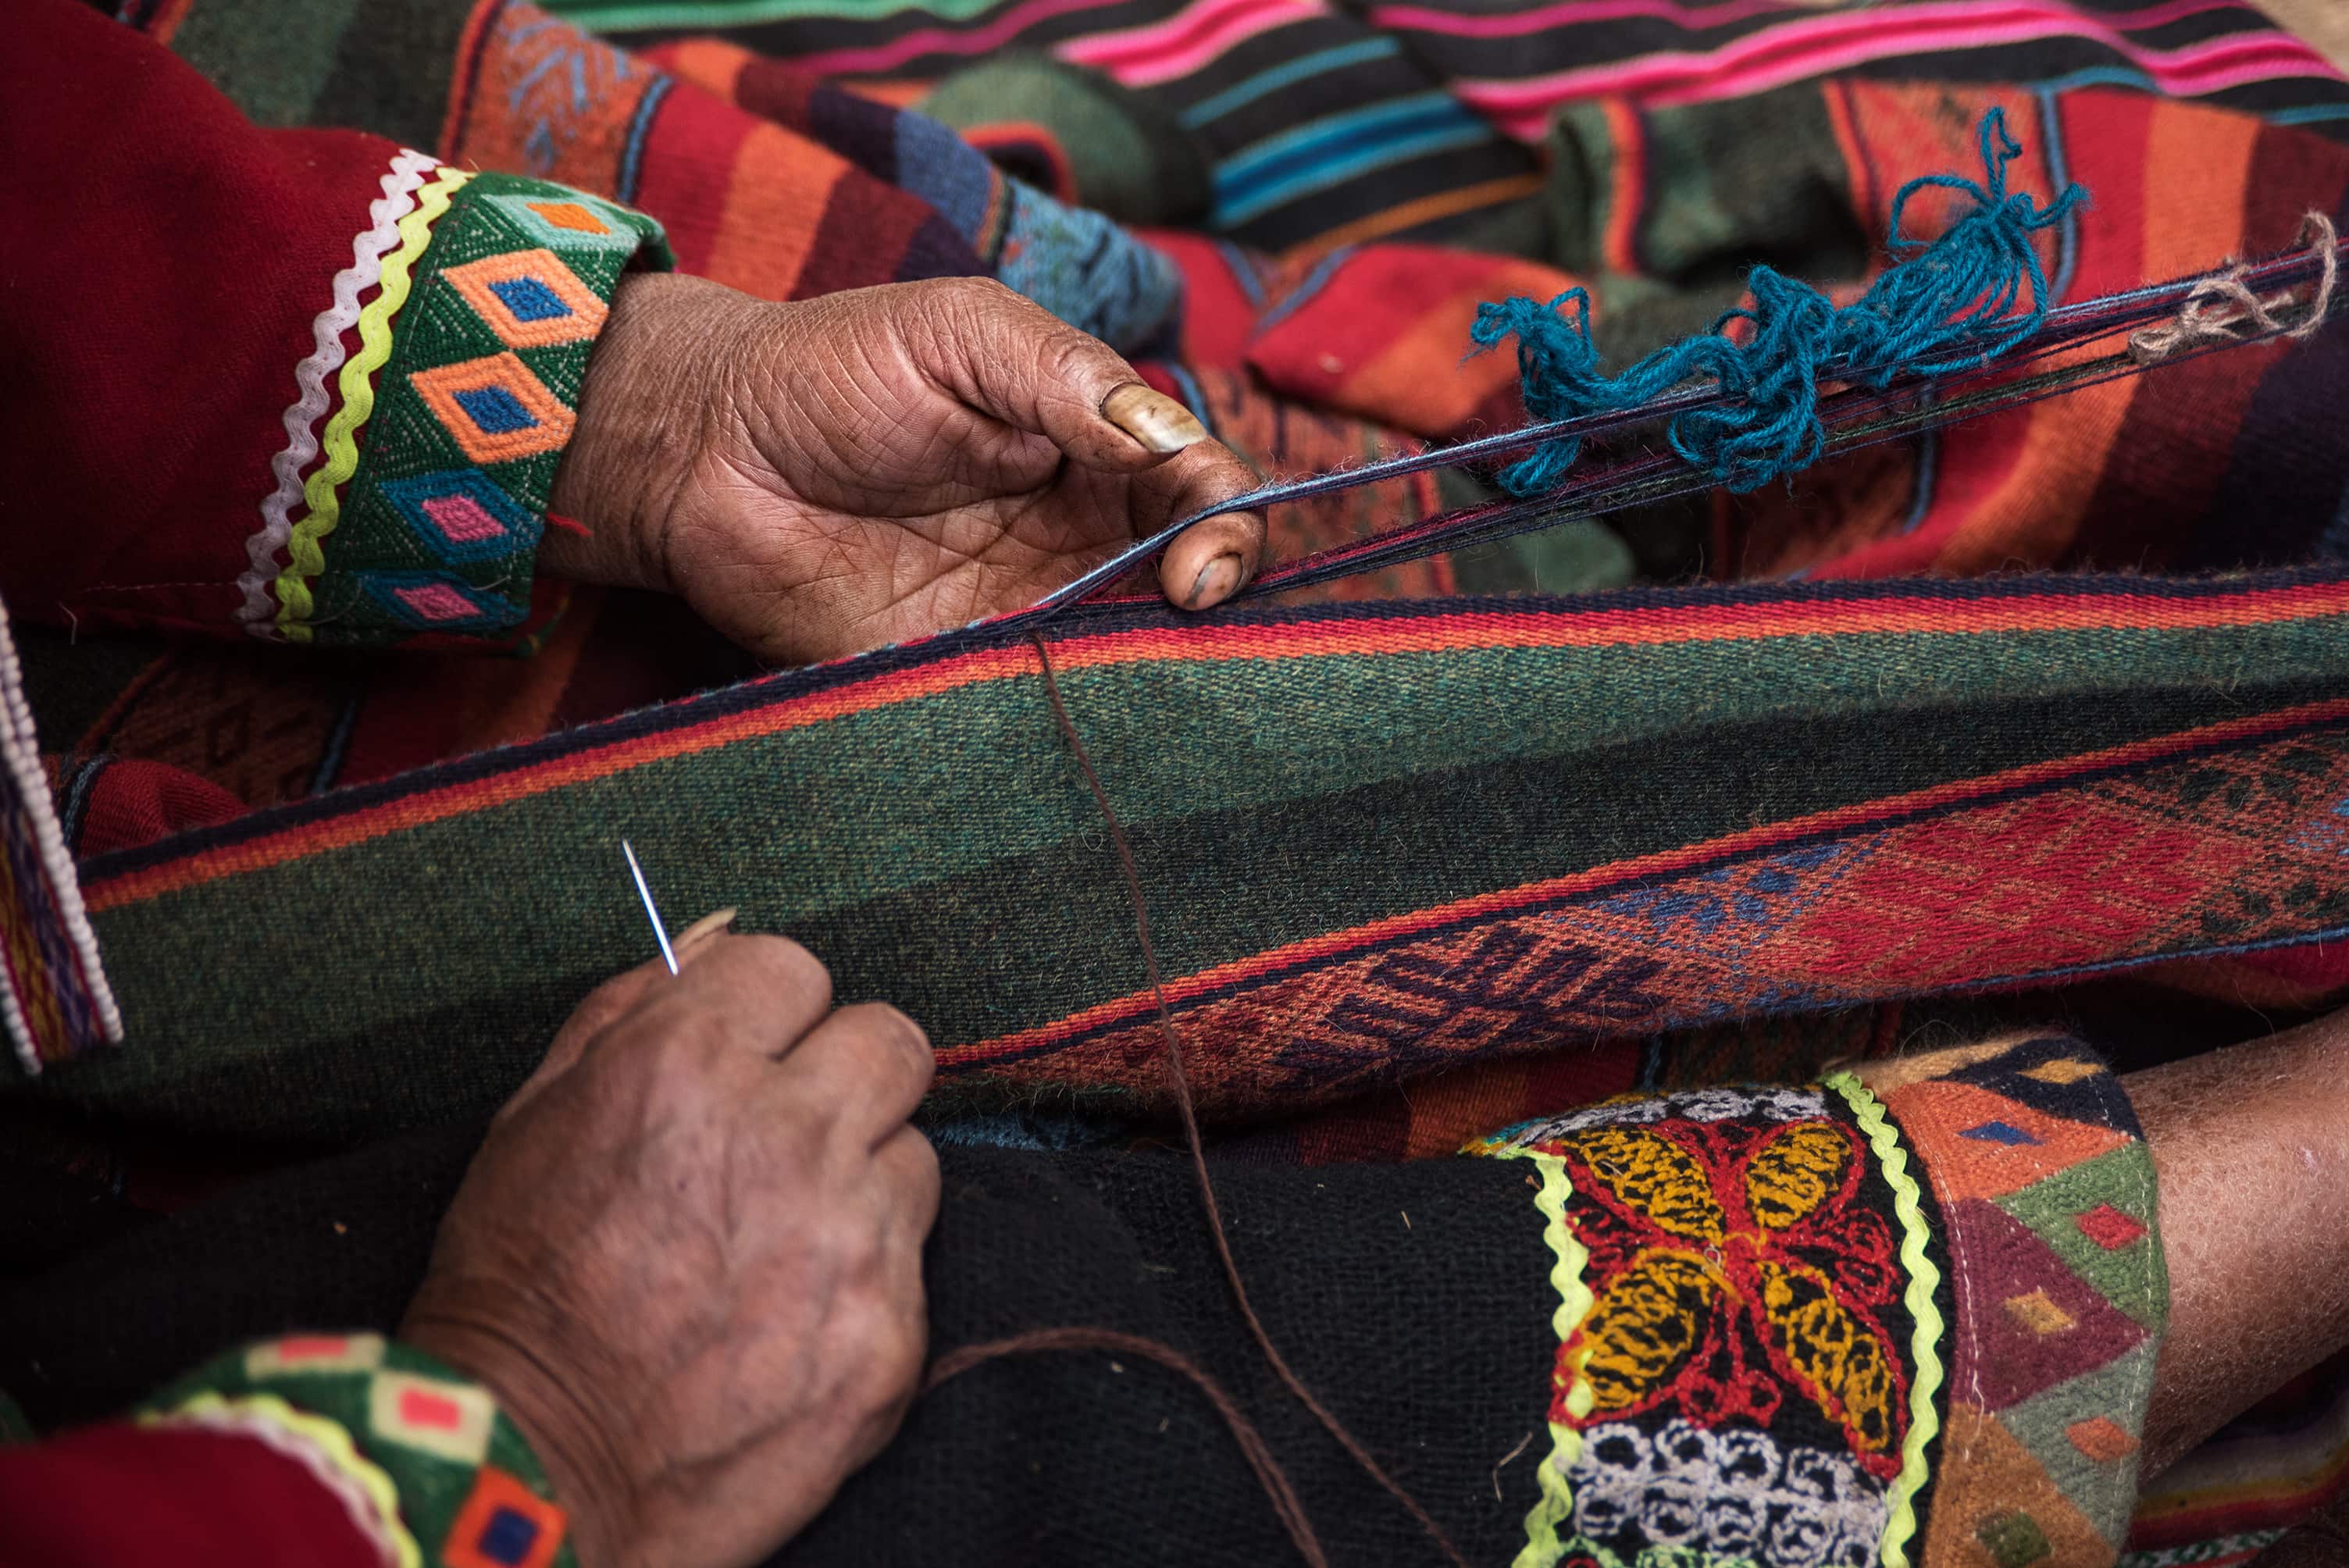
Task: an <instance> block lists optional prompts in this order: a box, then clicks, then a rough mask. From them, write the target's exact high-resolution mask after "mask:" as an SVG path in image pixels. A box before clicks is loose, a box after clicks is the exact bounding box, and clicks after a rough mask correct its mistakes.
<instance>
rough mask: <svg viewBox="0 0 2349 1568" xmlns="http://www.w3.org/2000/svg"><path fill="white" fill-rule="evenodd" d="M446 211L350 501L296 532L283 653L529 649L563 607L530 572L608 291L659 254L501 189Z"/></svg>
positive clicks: (284, 586) (581, 207) (534, 184)
mask: <svg viewBox="0 0 2349 1568" xmlns="http://www.w3.org/2000/svg"><path fill="white" fill-rule="evenodd" d="M445 205H446V211H443V212H442V213H441V214H440V217H439V219H438V221H437V222H434V224H433V225H432V227H431V229H430V231H429V243H426V244H424V245H423V246H422V248H421V250H420V251H419V252H418V253H416V254H415V255H414V256H413V257H412V258H411V259H410V260H409V263H407V265H408V267H409V271H410V272H411V273H412V277H413V281H412V283H411V284H410V286H409V290H408V297H407V299H406V301H405V303H404V304H400V306H399V308H398V311H397V313H396V314H394V315H391V316H390V317H389V323H388V324H389V326H390V329H391V330H390V346H389V353H388V358H387V359H385V360H384V362H383V367H382V370H381V372H380V374H379V375H378V377H377V379H376V382H375V396H376V406H375V409H374V412H373V414H372V416H371V417H370V418H369V419H368V422H367V439H366V441H365V443H364V445H363V446H362V447H361V449H360V450H359V453H358V460H357V471H356V472H355V473H353V474H352V476H351V480H350V482H349V485H348V487H347V500H345V501H344V502H343V504H342V505H341V506H340V508H339V511H338V512H337V513H336V515H335V516H334V517H333V518H332V519H330V520H327V521H325V522H324V524H323V526H313V527H312V528H311V529H310V531H308V532H307V533H303V532H302V531H298V530H297V531H296V538H295V544H296V545H297V546H300V547H301V548H297V549H295V550H294V551H293V552H292V553H293V555H294V556H295V564H294V565H293V566H292V567H290V568H289V569H288V575H289V577H290V578H291V579H292V581H291V583H289V582H288V581H286V580H285V579H281V581H280V583H279V597H280V599H281V601H282V602H283V603H285V605H286V613H285V614H284V615H283V616H281V619H280V622H279V629H280V630H281V631H282V632H283V633H284V634H285V635H286V636H287V637H289V638H291V639H294V640H296V641H313V640H324V641H329V642H336V643H344V644H353V643H359V644H365V643H392V642H398V641H402V640H405V639H407V638H409V637H411V636H415V635H419V634H422V635H427V636H436V637H447V638H460V637H461V638H473V637H489V636H498V635H505V636H509V637H517V636H518V637H520V638H524V639H527V638H529V637H531V636H533V635H534V634H536V633H537V632H538V631H539V630H540V629H542V628H543V625H544V624H545V623H546V621H547V620H548V619H549V618H550V617H551V616H552V614H553V613H554V609H555V608H557V607H559V605H560V603H561V600H560V597H559V596H557V595H554V594H552V593H547V594H542V593H539V592H538V591H537V590H538V583H537V573H536V569H535V568H536V554H537V549H538V541H539V536H540V532H541V531H542V529H543V515H544V512H545V508H546V497H547V494H548V492H549V491H550V490H552V489H553V487H554V469H555V465H556V463H557V461H558V460H559V459H560V458H561V457H562V454H563V450H564V447H565V446H567V445H568V444H569V442H570V440H571V436H572V431H573V428H574V425H575V424H576V415H575V413H574V407H575V405H576V404H577V402H578V397H579V387H580V382H581V380H582V378H583V377H585V372H586V365H587V356H588V355H589V353H590V352H591V351H592V350H593V349H594V347H595V338H596V335H597V334H598V333H599V332H600V331H601V330H602V329H603V326H604V324H605V319H606V317H607V315H608V306H607V305H606V304H605V301H606V299H607V298H608V297H609V295H610V294H611V291H612V290H613V288H614V287H616V285H617V284H618V281H619V278H620V274H621V273H622V272H623V271H624V270H625V269H626V267H627V266H628V265H629V264H631V263H633V262H634V261H635V260H636V255H637V253H639V252H646V251H648V252H649V253H650V254H649V258H648V259H649V260H651V261H652V262H653V263H656V264H666V263H667V259H668V258H667V248H666V246H665V244H664V243H663V242H662V240H661V238H660V230H659V226H658V225H657V224H656V223H654V222H652V221H651V220H650V219H648V218H646V217H643V216H642V215H640V214H636V213H632V212H628V211H626V210H624V209H622V208H618V207H615V206H613V205H611V204H610V203H608V202H605V201H599V200H597V199H596V198H595V197H592V196H586V195H583V194H581V193H580V192H577V191H570V190H567V189H565V188H564V187H562V186H558V185H551V184H548V183H546V182H544V181H535V180H525V179H522V178H519V177H517V176H514V175H508V174H481V175H476V176H473V177H472V178H471V179H470V180H466V181H463V182H462V183H460V184H458V185H456V186H454V187H453V188H452V189H451V190H450V191H449V192H448V193H447V194H446V197H445ZM305 552H306V553H305Z"/></svg>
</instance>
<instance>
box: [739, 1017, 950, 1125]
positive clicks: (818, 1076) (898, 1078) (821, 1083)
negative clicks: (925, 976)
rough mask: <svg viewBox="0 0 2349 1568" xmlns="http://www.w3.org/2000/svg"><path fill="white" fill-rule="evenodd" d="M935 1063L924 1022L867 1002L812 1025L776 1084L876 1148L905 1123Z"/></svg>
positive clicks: (804, 1109)
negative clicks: (923, 1025) (920, 1022)
mask: <svg viewBox="0 0 2349 1568" xmlns="http://www.w3.org/2000/svg"><path fill="white" fill-rule="evenodd" d="M936 1070H937V1058H936V1057H935V1056H934V1055H933V1054H932V1052H931V1050H930V1039H929V1037H928V1036H927V1035H926V1034H924V1033H923V1032H922V1026H920V1025H919V1024H916V1023H915V1022H914V1020H913V1019H911V1018H909V1017H907V1016H905V1014H903V1013H901V1012H899V1011H898V1010H897V1009H896V1008H895V1007H892V1006H888V1005H887V1004H886V1003H884V1002H860V1003H857V1004H855V1005H854V1006H847V1007H843V1008H841V1009H839V1010H838V1011H837V1012H835V1013H833V1015H832V1016H830V1017H828V1018H826V1019H825V1020H824V1021H823V1023H821V1024H819V1025H817V1026H815V1027H814V1028H812V1029H811V1030H809V1031H808V1033H807V1035H806V1037H804V1038H802V1040H801V1041H800V1043H799V1046H798V1048H796V1049H795V1050H793V1051H792V1054H791V1056H790V1057H788V1058H787V1059H786V1060H785V1062H784V1064H783V1071H782V1072H781V1073H779V1074H777V1075H776V1080H775V1083H774V1086H773V1088H772V1089H771V1093H772V1095H773V1096H774V1097H775V1098H777V1099H781V1100H782V1101H785V1102H787V1103H788V1104H789V1105H790V1106H791V1107H792V1109H794V1110H795V1111H797V1112H799V1113H801V1114H806V1113H808V1112H811V1111H812V1112H814V1113H815V1114H816V1115H817V1116H818V1117H820V1118H821V1119H823V1121H824V1122H825V1123H826V1124H827V1125H829V1126H831V1127H833V1128H834V1129H835V1130H838V1131H839V1132H840V1133H841V1134H842V1135H843V1136H844V1137H846V1138H849V1139H851V1140H854V1143H855V1144H856V1145H858V1146H861V1147H866V1148H872V1147H877V1146H879V1145H880V1144H882V1143H883V1142H885V1140H888V1139H889V1138H890V1137H891V1136H893V1135H894V1134H895V1132H896V1130H898V1129H899V1128H901V1127H903V1126H904V1125H905V1119H906V1118H907V1117H909V1116H911V1115H913V1114H914V1108H915V1107H916V1106H918V1105H920V1104H921V1103H922V1096H924V1095H925V1094H926V1093H928V1092H929V1088H930V1079H931V1078H932V1077H933V1076H934V1075H935V1074H936Z"/></svg>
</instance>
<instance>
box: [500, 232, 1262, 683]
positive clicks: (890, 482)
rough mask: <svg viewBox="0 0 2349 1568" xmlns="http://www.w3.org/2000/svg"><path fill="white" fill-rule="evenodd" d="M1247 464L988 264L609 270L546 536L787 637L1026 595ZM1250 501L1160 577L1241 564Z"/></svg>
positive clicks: (827, 637) (877, 629) (999, 606)
mask: <svg viewBox="0 0 2349 1568" xmlns="http://www.w3.org/2000/svg"><path fill="white" fill-rule="evenodd" d="M1255 482H1256V477H1255V475H1254V474H1253V472H1251V470H1250V469H1248V467H1247V464H1245V463H1243V462H1242V461H1240V459H1238V458H1237V457H1236V456H1234V455H1233V454H1232V453H1231V452H1230V451H1229V450H1227V449H1226V448H1224V447H1223V446H1221V445H1220V444H1218V443H1216V442H1215V441H1213V440H1210V439H1208V438H1207V437H1206V430H1205V429H1204V428H1201V426H1200V425H1199V423H1198V421H1197V420H1195V419H1194V418H1192V417H1191V415H1190V413H1189V412H1188V411H1187V410H1185V408H1184V407H1182V406H1181V405H1180V404H1178V403H1176V402H1174V400H1173V399H1171V398H1168V397H1164V396H1162V395H1161V394H1159V393H1157V392H1154V391H1153V390H1151V389H1150V388H1149V387H1144V386H1143V385H1142V384H1141V381H1140V379H1139V377H1136V376H1135V374H1134V372H1133V367H1132V366H1128V365H1127V364H1126V363H1125V361H1124V360H1123V359H1121V358H1119V357H1118V356H1117V355H1115V354H1113V353H1112V352H1111V351H1110V349H1109V348H1108V347H1107V346H1105V345H1103V344H1102V343H1101V342H1100V341H1098V340H1097V339H1094V338H1092V337H1089V336H1087V335H1084V334H1083V333H1081V332H1079V331H1077V330H1076V329H1075V328H1073V327H1071V326H1068V325H1064V324H1062V323H1061V322H1060V321H1058V320H1056V319H1055V318H1053V317H1052V316H1051V315H1048V314H1046V313H1045V312H1044V311H1043V310H1042V309H1041V308H1040V307H1039V306H1037V305H1035V304H1031V303H1030V302H1029V301H1027V300H1025V299H1023V298H1021V297H1020V296H1019V295H1018V294H1013V293H1012V292H1011V291H1010V290H1009V289H1006V288H1004V287H1003V286H1002V285H1000V284H996V283H994V282H992V281H986V280H974V279H967V278H950V279H941V280H938V281H936V282H931V283H918V284H890V285H887V286H885V287H880V288H866V289H855V290H852V291H849V292H847V293H844V294H826V295H823V297H821V298H817V299H812V300H808V301H804V302H802V303H800V304H768V303H765V302H763V301H760V300H756V299H753V298H751V297H750V296H749V295H747V294H738V293H736V292H735V291H733V290H731V289H728V288H724V287H721V286H720V285H719V284H712V283H709V282H706V281H703V280H700V279H697V278H687V277H675V276H667V275H660V274H649V275H646V276H641V277H636V278H631V279H629V280H628V281H626V283H624V284H622V285H621V287H620V290H619V293H618V294H617V295H616V297H615V299H614V301H613V305H612V315H611V318H610V320H609V321H608V322H607V323H606V325H605V329H604V335H603V338H602V340H601V341H600V342H599V343H598V344H597V345H596V347H595V357H594V358H593V359H591V360H590V361H589V363H588V370H587V381H586V386H585V388H584V391H583V395H582V397H581V402H580V410H579V424H578V428H577V431H576V433H575V434H574V438H573V440H572V445H571V449H570V450H569V452H568V453H567V454H566V455H565V457H564V462H563V466H562V468H561V469H560V470H559V471H558V472H557V474H556V477H555V486H554V499H553V508H554V511H557V512H559V513H562V514H564V515H565V516H569V517H573V518H576V519H578V520H579V521H582V522H584V523H585V525H586V526H587V528H588V529H589V530H590V533H591V537H588V538H585V539H582V538H579V537H577V536H574V535H572V534H569V533H567V532H565V531H563V530H561V529H550V530H549V531H548V532H547V536H546V539H545V542H544V543H543V545H542V547H541V548H542V561H543V563H544V564H545V565H546V566H547V568H548V569H549V570H551V571H554V572H556V573H562V574H564V575H568V576H573V577H577V578H582V579H585V580H587V581H592V582H601V583H616V584H620V585H626V586H635V587H646V588H659V589H667V590H669V591H672V592H675V593H679V594H682V595H683V596H684V597H685V599H686V600H687V601H688V603H691V604H692V605H693V606H694V608H695V609H697V610H698V611H699V612H700V614H702V616H703V617H704V618H705V619H707V620H708V621H709V623H710V624H712V625H715V626H716V627H718V628H719V630H720V631H722V632H724V633H726V634H727V635H729V636H730V637H732V638H733V639H734V640H735V641H737V642H739V643H740V644H742V645H744V646H745V647H748V648H750V650H751V651H753V652H754V653H757V654H760V655H762V656H764V657H767V658H771V659H775V660H778V661H790V662H801V661H806V660H812V659H822V658H830V657H835V656H838V655H843V654H849V653H854V652H856V651H858V650H860V649H863V648H869V647H877V646H880V645H884V644H887V643H892V642H896V641H899V640H902V639H904V638H906V637H910V636H915V635H918V634H922V633H926V632H931V631H936V630H938V629H940V628H942V627H946V626H951V625H957V624H961V623H963V622H966V621H969V620H973V619H975V618H977V617H978V616H980V615H983V614H992V613H995V612H999V611H1003V610H1010V609H1017V608H1019V607H1020V606H1021V605H1024V604H1027V603H1031V602H1032V601H1033V600H1034V599H1035V598H1036V597H1037V596H1038V595H1039V594H1040V593H1044V592H1045V591H1047V590H1049V589H1051V588H1054V587H1057V586H1059V585H1060V584H1061V583H1065V582H1067V581H1068V580H1069V579H1070V578H1071V577H1074V576H1075V575H1077V573H1080V572H1081V571H1082V570H1084V569H1085V568H1087V567H1089V566H1092V565H1093V564H1095V563H1097V562H1100V561H1102V560H1104V559H1106V558H1107V557H1108V556H1109V555H1110V554H1112V552H1115V551H1116V549H1117V548H1118V547H1119V546H1121V545H1123V544H1124V543H1126V542H1129V541H1130V540H1132V539H1133V538H1134V537H1136V536H1137V535H1138V534H1141V533H1147V532H1149V531H1153V530H1155V529H1156V528H1158V527H1160V526H1162V525H1164V523H1167V522H1171V521H1174V519H1176V518H1178V517H1181V516H1185V515H1186V514H1188V513H1191V512H1195V511H1203V510H1205V509H1206V508H1208V507H1212V506H1215V505H1216V504H1218V503H1220V502H1222V501H1224V500H1229V499H1230V498H1232V497H1234V496H1237V495H1238V494H1240V493H1242V492H1243V491H1245V490H1248V489H1249V488H1250V487H1251V486H1253V485H1254V484H1255ZM1263 540H1264V522H1263V520H1262V519H1261V518H1260V517H1258V516H1257V515H1255V514H1254V513H1248V512H1240V513H1234V514H1232V515H1230V516H1226V517H1216V518H1210V519H1209V520H1207V521H1205V522H1202V523H1201V524H1199V525H1198V526H1197V527H1195V528H1194V529H1192V530H1190V531H1188V532H1186V533H1185V535H1184V536H1183V537H1182V538H1181V539H1180V540H1178V541H1177V542H1175V543H1174V545H1173V546H1172V547H1171V548H1170V549H1169V550H1168V551H1167V552H1166V555H1165V559H1164V562H1162V563H1161V568H1160V577H1161V581H1162V583H1163V584H1164V590H1165V593H1166V596H1167V597H1168V598H1169V599H1170V600H1172V601H1174V603H1178V604H1182V605H1185V606H1186V607H1189V608H1193V609H1204V608H1206V606H1208V605H1210V604H1214V603H1219V602H1221V601H1222V600H1224V599H1226V598H1228V597H1229V596H1230V595H1231V593H1233V591H1234V590H1236V589H1237V588H1238V587H1239V586H1240V584H1241V583H1244V582H1246V581H1247V578H1248V576H1249V575H1250V573H1253V572H1254V571H1255V570H1256V564H1257V554H1258V552H1259V551H1260V550H1261V548H1262V545H1263Z"/></svg>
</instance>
